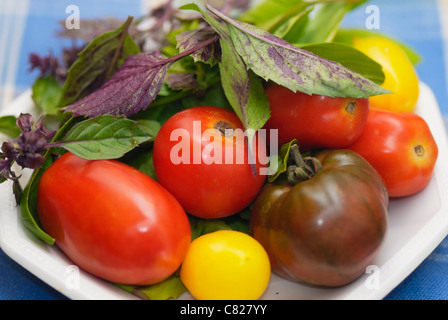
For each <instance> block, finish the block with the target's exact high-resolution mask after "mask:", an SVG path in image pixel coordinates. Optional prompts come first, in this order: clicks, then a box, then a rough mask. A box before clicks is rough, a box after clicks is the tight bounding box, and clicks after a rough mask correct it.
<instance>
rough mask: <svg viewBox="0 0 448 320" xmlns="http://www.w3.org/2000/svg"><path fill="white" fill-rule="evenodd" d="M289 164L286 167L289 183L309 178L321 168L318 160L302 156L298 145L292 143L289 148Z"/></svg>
mask: <svg viewBox="0 0 448 320" xmlns="http://www.w3.org/2000/svg"><path fill="white" fill-rule="evenodd" d="M289 154H290V159H292V161H291V164H290V165H289V166H288V168H287V171H286V172H287V178H288V181H289V182H290V183H291V184H297V183H300V182H302V181H306V180H309V179H311V178H312V177H313V176H314V175H316V173H318V172H319V171H320V169H321V168H322V164H321V163H320V161H319V160H318V159H316V158H314V157H302V155H301V154H300V151H299V146H298V145H297V144H293V145H292V146H291V148H290V150H289Z"/></svg>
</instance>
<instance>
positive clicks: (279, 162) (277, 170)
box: [268, 139, 297, 182]
mask: <svg viewBox="0 0 448 320" xmlns="http://www.w3.org/2000/svg"><path fill="white" fill-rule="evenodd" d="M293 144H297V140H296V139H294V140H292V141H291V142H289V143H285V144H284V145H282V146H281V148H280V152H279V154H278V155H276V156H275V157H272V158H271V159H270V166H269V176H268V181H269V182H273V181H274V180H276V179H277V178H278V176H279V175H281V174H282V173H283V172H286V169H287V167H288V159H289V150H290V149H291V145H293Z"/></svg>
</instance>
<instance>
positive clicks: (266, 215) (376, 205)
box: [250, 150, 389, 287]
mask: <svg viewBox="0 0 448 320" xmlns="http://www.w3.org/2000/svg"><path fill="white" fill-rule="evenodd" d="M315 157H316V158H317V159H319V160H320V162H321V164H322V169H321V170H320V171H319V172H318V173H317V174H316V175H315V176H313V177H312V178H311V179H309V180H307V181H304V182H300V183H298V184H295V185H291V184H290V183H289V182H287V180H284V179H280V180H278V181H274V183H269V184H267V185H266V187H265V188H264V189H263V191H262V192H261V194H260V195H259V196H258V197H257V200H256V201H255V203H254V206H253V209H252V214H251V221H250V230H251V234H252V235H253V237H254V238H255V239H257V240H258V241H259V242H260V243H261V244H262V245H263V247H264V248H265V249H266V251H267V253H268V255H269V258H270V261H271V267H272V270H273V271H274V272H275V273H277V274H278V275H280V276H282V277H285V278H287V279H290V280H292V281H297V282H306V283H310V284H313V285H319V286H328V287H337V286H343V285H346V284H348V283H350V282H352V281H353V280H355V279H356V278H358V277H359V276H361V275H362V274H364V273H365V271H366V267H367V266H368V265H370V264H371V263H372V261H373V259H374V258H375V257H376V256H377V254H378V251H379V249H380V247H381V244H382V242H383V239H384V236H385V233H386V229H387V221H388V216H387V207H388V203H389V199H388V195H387V192H386V189H385V186H384V183H383V181H382V179H381V177H380V176H379V175H378V173H377V172H376V171H375V169H374V168H373V167H372V166H371V165H370V164H369V163H368V162H367V161H365V160H364V159H363V158H362V157H360V156H359V155H358V154H356V153H354V152H352V151H350V150H325V151H321V152H319V153H318V154H316V155H315Z"/></svg>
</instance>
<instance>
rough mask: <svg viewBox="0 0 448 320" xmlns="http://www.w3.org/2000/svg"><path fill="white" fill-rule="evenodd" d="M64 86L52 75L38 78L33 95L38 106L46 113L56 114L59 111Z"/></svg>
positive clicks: (33, 88)
mask: <svg viewBox="0 0 448 320" xmlns="http://www.w3.org/2000/svg"><path fill="white" fill-rule="evenodd" d="M61 94H62V88H61V85H60V84H59V82H58V80H56V79H55V78H54V77H52V76H46V77H40V78H38V79H37V80H36V81H35V82H34V84H33V87H32V95H31V98H32V99H33V101H34V103H35V104H36V106H37V107H38V108H39V109H40V110H41V111H42V113H44V114H49V115H56V114H57V113H58V111H59V104H58V103H59V100H60V98H61Z"/></svg>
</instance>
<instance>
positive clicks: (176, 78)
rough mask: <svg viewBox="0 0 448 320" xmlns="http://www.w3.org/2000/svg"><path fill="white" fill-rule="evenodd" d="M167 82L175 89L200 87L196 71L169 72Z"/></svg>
mask: <svg viewBox="0 0 448 320" xmlns="http://www.w3.org/2000/svg"><path fill="white" fill-rule="evenodd" d="M165 82H166V84H168V86H169V87H170V88H171V89H173V90H190V89H196V88H197V87H198V83H197V81H196V75H195V74H194V73H168V74H167V75H166V77H165Z"/></svg>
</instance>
